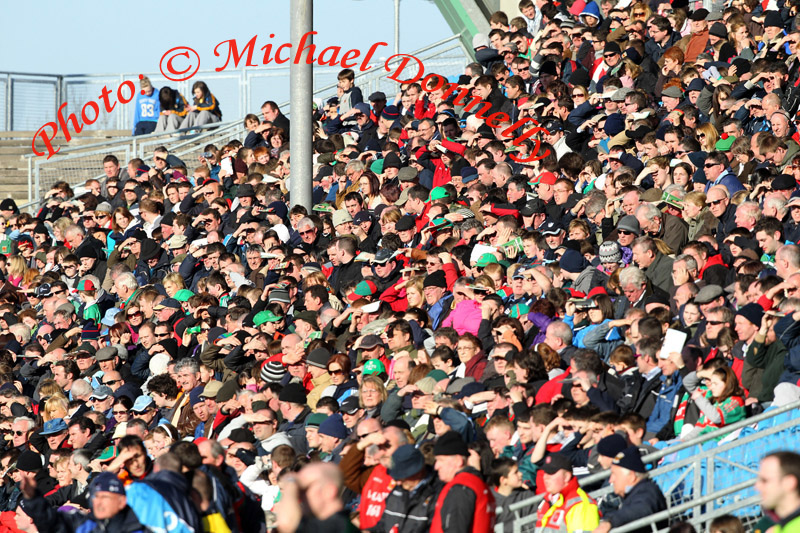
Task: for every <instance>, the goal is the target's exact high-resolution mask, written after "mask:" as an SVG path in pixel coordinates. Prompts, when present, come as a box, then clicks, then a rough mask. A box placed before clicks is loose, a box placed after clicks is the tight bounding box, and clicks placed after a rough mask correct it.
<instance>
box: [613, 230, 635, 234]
mask: <svg viewBox="0 0 800 533" xmlns="http://www.w3.org/2000/svg"><path fill="white" fill-rule="evenodd" d="M617 233H619V234H620V235H635V234H634V233H633V232H632V231H628V230H624V229H618V230H617Z"/></svg>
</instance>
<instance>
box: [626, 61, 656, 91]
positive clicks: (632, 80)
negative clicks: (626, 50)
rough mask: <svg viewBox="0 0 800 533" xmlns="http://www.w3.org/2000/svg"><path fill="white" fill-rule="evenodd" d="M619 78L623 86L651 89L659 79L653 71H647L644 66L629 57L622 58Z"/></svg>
mask: <svg viewBox="0 0 800 533" xmlns="http://www.w3.org/2000/svg"><path fill="white" fill-rule="evenodd" d="M619 80H620V81H621V82H622V86H623V87H626V88H628V89H643V90H645V91H650V90H652V88H653V87H654V86H655V84H656V82H657V81H658V76H656V75H655V74H653V73H652V72H645V71H644V70H643V69H642V67H640V66H639V65H637V64H636V63H634V62H633V61H631V60H630V59H628V58H625V59H623V60H622V68H621V69H620V70H619Z"/></svg>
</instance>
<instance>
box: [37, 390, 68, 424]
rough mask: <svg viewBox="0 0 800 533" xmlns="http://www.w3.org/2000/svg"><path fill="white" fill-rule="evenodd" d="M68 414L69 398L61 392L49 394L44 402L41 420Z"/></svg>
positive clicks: (45, 420) (63, 416)
mask: <svg viewBox="0 0 800 533" xmlns="http://www.w3.org/2000/svg"><path fill="white" fill-rule="evenodd" d="M68 414H69V400H67V397H66V396H64V395H63V394H61V393H58V394H54V395H52V396H50V397H49V398H48V399H47V400H45V402H44V410H43V411H42V420H43V421H44V422H47V421H49V420H53V419H56V418H65V417H66V416H67V415H68Z"/></svg>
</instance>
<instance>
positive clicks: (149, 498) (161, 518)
mask: <svg viewBox="0 0 800 533" xmlns="http://www.w3.org/2000/svg"><path fill="white" fill-rule="evenodd" d="M190 489H191V487H190V486H189V484H188V482H187V481H186V478H185V477H184V476H183V475H182V474H179V473H177V472H171V471H169V470H161V471H159V472H155V473H153V474H150V475H149V476H147V477H146V478H145V479H144V481H141V482H135V483H132V484H130V485H129V486H128V487H127V488H126V492H127V494H128V504H129V505H131V508H132V509H133V510H134V512H135V513H136V515H137V516H138V517H139V520H141V521H142V522H143V523H144V524H146V525H147V526H148V527H150V528H152V529H153V530H156V531H158V530H161V528H165V529H166V528H167V527H169V528H170V529H169V530H170V531H180V528H181V527H183V528H187V531H191V530H194V531H202V527H201V525H200V517H199V516H198V514H197V510H196V508H195V506H194V504H193V503H192V500H190V499H189V492H190ZM175 522H177V524H178V528H177V529H172V527H171V524H172V523H175ZM188 528H191V529H188Z"/></svg>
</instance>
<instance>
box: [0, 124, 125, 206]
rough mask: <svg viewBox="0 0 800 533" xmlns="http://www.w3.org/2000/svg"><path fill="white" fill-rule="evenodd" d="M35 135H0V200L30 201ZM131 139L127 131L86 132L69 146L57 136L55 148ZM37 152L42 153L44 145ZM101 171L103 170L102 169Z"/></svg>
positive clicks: (62, 137) (40, 144)
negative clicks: (32, 142) (30, 164)
mask: <svg viewBox="0 0 800 533" xmlns="http://www.w3.org/2000/svg"><path fill="white" fill-rule="evenodd" d="M34 133H36V132H33V131H3V132H0V177H2V179H0V199H3V198H13V199H14V200H16V201H17V203H18V204H22V203H25V202H27V201H28V159H27V158H25V156H26V155H30V154H31V139H32V138H33V135H34ZM127 135H130V132H129V131H127V130H125V131H123V130H102V131H83V132H81V133H79V134H78V135H74V136H73V137H72V140H71V141H70V142H69V143H67V141H66V139H65V138H64V136H63V135H58V136H56V138H55V140H54V145H55V146H69V147H70V148H72V149H74V148H78V147H80V146H84V145H88V144H94V143H98V142H103V141H105V140H109V141H111V140H114V139H118V138H120V137H125V136H127ZM37 148H39V149H42V148H43V145H42V143H41V142H39V143H37ZM98 168H102V165H99V166H98Z"/></svg>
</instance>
